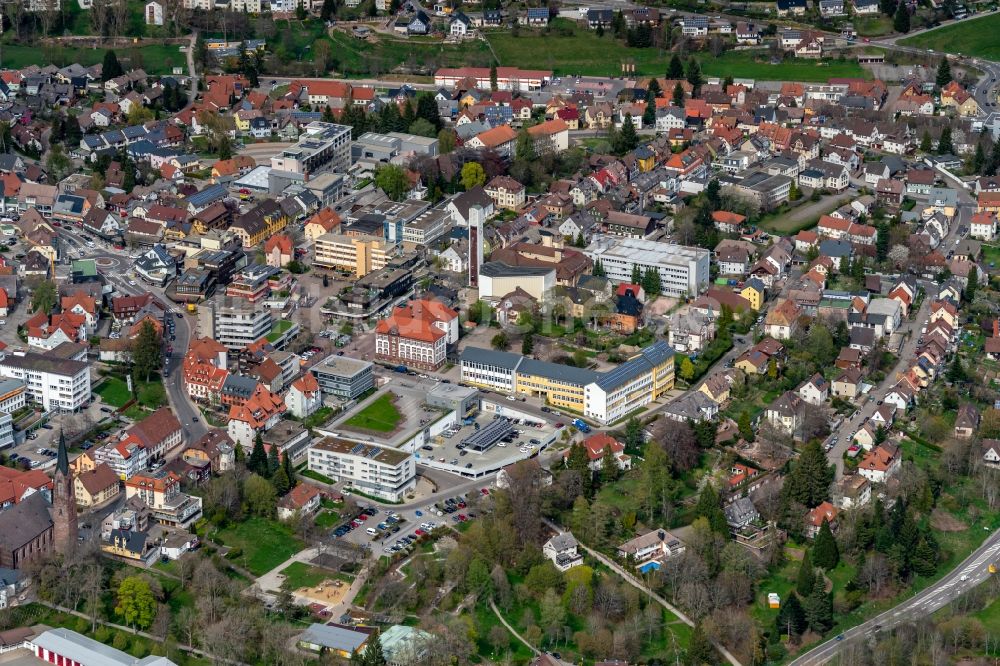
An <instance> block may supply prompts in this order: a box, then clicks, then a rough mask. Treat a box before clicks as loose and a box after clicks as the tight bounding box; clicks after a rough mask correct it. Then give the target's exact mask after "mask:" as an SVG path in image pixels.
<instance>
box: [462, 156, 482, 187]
mask: <svg viewBox="0 0 1000 666" xmlns="http://www.w3.org/2000/svg"><path fill="white" fill-rule="evenodd" d="M459 180H460V181H461V183H462V187H464V188H465V190H466V191H469V190H471V189H473V188H474V187H478V186H480V185H484V184H485V183H486V172H485V171H483V165H482V164H480V163H479V162H466V163H465V164H463V165H462V174H461V176H460V177H459Z"/></svg>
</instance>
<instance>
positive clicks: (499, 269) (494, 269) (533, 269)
mask: <svg viewBox="0 0 1000 666" xmlns="http://www.w3.org/2000/svg"><path fill="white" fill-rule="evenodd" d="M555 270H556V269H555V268H548V267H546V266H509V265H507V264H505V263H503V262H502V261H489V262H486V263H485V264H483V265H482V266H481V267H480V268H479V272H480V274H482V275H485V276H487V277H505V276H519V275H523V276H537V275H547V274H548V273H555Z"/></svg>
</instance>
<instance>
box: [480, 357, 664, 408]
mask: <svg viewBox="0 0 1000 666" xmlns="http://www.w3.org/2000/svg"><path fill="white" fill-rule="evenodd" d="M461 363H462V381H463V382H465V383H467V384H472V385H475V386H480V387H483V388H488V389H492V390H495V391H497V392H500V393H514V394H521V395H530V396H535V397H541V398H544V399H545V401H546V402H547V403H548V404H550V405H553V406H556V407H560V408H563V409H567V410H570V411H572V412H575V413H578V414H581V415H582V416H583V417H584V418H588V419H592V420H594V421H598V422H600V423H612V422H614V421H617V420H618V419H620V418H622V417H623V416H626V415H627V414H629V413H630V412H633V411H635V410H636V409H638V408H640V407H642V406H644V405H647V404H649V403H651V402H653V401H655V400H657V399H658V398H660V397H661V396H662V395H664V394H665V393H667V392H668V391H670V390H671V389H672V388H673V387H674V350H673V349H671V348H670V346H669V345H667V343H666V342H663V341H662V340H661V341H658V342H656V343H654V344H653V345H651V346H649V347H647V348H645V349H643V350H642V351H641V352H640V353H639V354H637V355H635V356H634V357H632V358H630V359H629V360H628V361H626V362H625V363H622V364H621V365H619V366H618V367H616V368H614V369H612V370H608V371H606V372H597V371H594V370H589V369H586V368H575V367H572V366H568V365H563V364H560V363H548V362H545V361H536V360H534V359H531V358H527V357H524V356H521V355H519V354H512V353H509V352H497V351H491V350H486V349H479V348H476V347H466V348H465V349H464V350H463V351H462V358H461Z"/></svg>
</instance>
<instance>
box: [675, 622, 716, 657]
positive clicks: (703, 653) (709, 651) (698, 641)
mask: <svg viewBox="0 0 1000 666" xmlns="http://www.w3.org/2000/svg"><path fill="white" fill-rule="evenodd" d="M717 663H719V660H718V657H717V656H716V652H715V648H714V647H713V646H712V642H711V641H710V640H709V639H708V636H707V635H706V634H705V630H704V629H703V628H702V626H701V622H699V623H698V624H696V625H694V629H693V630H691V638H690V640H689V641H688V649H687V654H686V655H685V656H684V664H685V666H704V665H705V664H717Z"/></svg>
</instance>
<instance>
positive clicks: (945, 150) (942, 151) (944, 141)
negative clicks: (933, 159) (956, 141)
mask: <svg viewBox="0 0 1000 666" xmlns="http://www.w3.org/2000/svg"><path fill="white" fill-rule="evenodd" d="M953 152H955V148H954V146H952V143H951V128H950V127H947V126H945V128H944V129H942V130H941V136H940V137H939V138H938V145H937V153H938V155H950V154H951V153H953Z"/></svg>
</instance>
